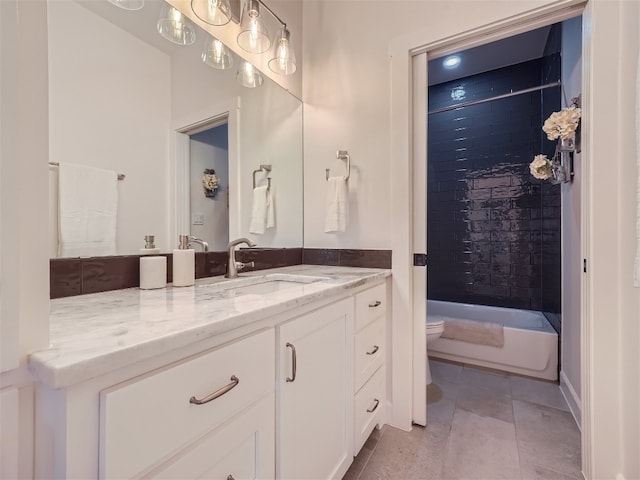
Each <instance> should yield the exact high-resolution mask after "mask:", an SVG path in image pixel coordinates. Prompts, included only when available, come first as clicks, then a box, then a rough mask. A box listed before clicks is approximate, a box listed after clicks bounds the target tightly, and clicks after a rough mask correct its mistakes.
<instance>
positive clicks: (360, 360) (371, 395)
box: [353, 283, 387, 455]
mask: <svg viewBox="0 0 640 480" xmlns="http://www.w3.org/2000/svg"><path fill="white" fill-rule="evenodd" d="M355 303H356V322H355V325H356V327H355V328H356V332H355V335H354V352H355V361H354V364H355V368H354V375H353V385H354V388H353V391H354V392H355V394H354V397H353V405H354V407H353V408H354V422H353V430H354V432H353V454H354V455H357V454H358V452H359V451H360V449H361V448H362V445H364V442H365V441H366V440H367V438H368V437H369V435H370V434H371V432H372V431H373V429H374V427H375V426H376V425H382V423H384V406H385V405H384V403H385V399H386V395H385V367H384V363H385V362H384V360H385V355H386V341H385V338H386V314H387V286H386V284H385V283H383V284H380V285H378V286H375V287H372V288H369V289H368V290H365V291H363V292H360V293H358V294H357V295H356V297H355Z"/></svg>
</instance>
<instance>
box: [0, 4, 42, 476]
mask: <svg viewBox="0 0 640 480" xmlns="http://www.w3.org/2000/svg"><path fill="white" fill-rule="evenodd" d="M46 45H47V16H46V3H45V2H44V1H35V0H34V1H31V2H20V1H17V0H3V1H2V2H0V172H1V173H0V181H1V182H2V183H1V184H0V205H1V210H0V232H1V235H2V239H1V241H0V265H1V271H2V279H1V283H0V353H1V357H0V403H1V405H0V411H1V413H0V415H1V416H2V425H1V426H0V444H1V445H2V447H1V450H2V453H1V454H0V462H2V465H1V466H0V477H2V478H5V477H6V478H11V477H10V476H11V475H12V474H14V473H16V472H17V476H18V478H32V476H33V443H34V438H33V411H34V395H33V386H32V384H31V379H30V376H29V374H28V371H27V368H26V358H27V354H28V353H30V352H32V351H34V350H39V349H43V348H46V347H47V346H48V344H49V321H48V307H49V276H48V271H49V266H48V263H49V258H48V250H47V248H46V247H44V248H43V241H44V239H45V238H46V233H44V232H43V228H45V229H46V225H47V220H48V215H47V213H48V212H47V208H46V204H47V202H48V196H47V190H48V189H47V169H46V165H45V163H46V159H47V156H48V127H47V123H48V122H47V110H48V108H47V47H46ZM25 59H27V61H25ZM14 428H17V430H18V432H17V434H16V432H15V431H12V430H13V429H14Z"/></svg>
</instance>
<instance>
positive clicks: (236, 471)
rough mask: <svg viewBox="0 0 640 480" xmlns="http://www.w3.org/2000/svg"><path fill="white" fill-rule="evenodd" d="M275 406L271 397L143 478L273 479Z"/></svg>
mask: <svg viewBox="0 0 640 480" xmlns="http://www.w3.org/2000/svg"><path fill="white" fill-rule="evenodd" d="M274 404H275V400H274V395H273V394H270V395H269V396H267V397H266V398H264V399H263V400H260V401H259V402H258V403H256V404H255V405H253V406H252V407H249V408H248V409H247V410H246V411H244V412H243V413H241V414H239V415H237V416H235V417H234V418H232V419H231V420H230V421H229V422H227V423H226V424H224V425H222V426H221V427H219V428H217V429H215V430H214V431H213V432H211V433H209V434H207V435H205V436H204V437H203V438H202V439H200V440H199V441H197V442H195V444H194V445H193V446H191V447H188V448H186V449H185V450H184V451H183V452H181V453H180V454H178V455H176V457H177V458H174V459H172V460H170V461H169V462H167V464H165V465H164V466H162V467H160V468H159V469H157V470H155V471H154V472H150V473H149V474H146V475H143V478H154V479H178V478H179V479H180V480H189V479H196V478H206V479H220V480H229V479H235V480H241V479H242V480H246V479H268V478H274V474H275V438H274V437H275V423H274V415H273V413H274V408H275V405H274Z"/></svg>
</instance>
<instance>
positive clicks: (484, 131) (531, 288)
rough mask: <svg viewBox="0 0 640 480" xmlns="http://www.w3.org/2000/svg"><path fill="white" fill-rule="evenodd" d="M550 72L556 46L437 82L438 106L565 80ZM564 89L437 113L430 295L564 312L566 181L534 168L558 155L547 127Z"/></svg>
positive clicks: (554, 68)
mask: <svg viewBox="0 0 640 480" xmlns="http://www.w3.org/2000/svg"><path fill="white" fill-rule="evenodd" d="M549 72H552V73H553V74H555V75H559V55H557V54H555V53H550V55H549V56H547V57H545V58H543V59H538V60H532V61H529V62H524V63H521V64H518V65H514V66H511V67H505V68H501V69H499V70H494V71H491V72H485V73H482V74H479V75H474V76H472V77H468V78H463V79H459V80H455V81H452V82H447V83H443V84H439V85H433V86H431V87H429V110H430V111H431V110H434V109H437V108H440V107H444V106H447V105H452V104H454V103H459V102H461V101H465V102H466V101H470V100H474V99H480V98H489V97H493V96H496V95H498V94H501V93H504V92H505V91H510V90H513V91H516V90H520V89H525V88H528V87H531V86H535V85H540V84H541V83H542V82H545V83H546V82H551V81H555V80H558V77H556V78H555V79H554V78H550V75H551V74H550V73H549ZM551 76H553V75H551ZM559 90H560V89H559V88H550V89H546V90H543V91H538V92H532V93H527V94H521V95H517V96H513V97H509V98H505V99H500V100H493V101H490V102H486V103H482V104H479V105H475V106H469V107H464V108H461V109H460V108H459V109H455V110H450V111H447V112H441V113H434V114H431V115H429V119H428V122H429V143H428V157H429V162H428V177H427V178H428V181H427V208H428V214H427V244H428V256H429V262H428V266H427V268H428V292H427V296H428V298H430V299H434V300H446V301H453V302H464V303H478V304H483V305H493V306H502V307H514V308H525V309H533V310H545V311H549V312H560V208H559V207H560V187H559V185H551V184H550V183H548V182H540V181H539V180H536V179H535V178H533V177H532V176H531V174H530V173H529V163H530V162H531V161H532V160H533V157H534V156H535V155H537V154H539V153H545V154H547V156H548V157H549V158H551V156H552V154H553V151H554V144H553V142H550V141H548V140H547V139H546V135H545V134H544V133H543V132H542V129H541V127H542V123H543V122H544V119H545V118H546V117H547V116H548V115H549V114H550V113H551V112H553V111H555V110H558V109H559V107H560V92H559ZM541 92H544V93H541ZM463 94H464V95H465V96H464V98H463V99H454V96H455V95H458V96H460V95H463Z"/></svg>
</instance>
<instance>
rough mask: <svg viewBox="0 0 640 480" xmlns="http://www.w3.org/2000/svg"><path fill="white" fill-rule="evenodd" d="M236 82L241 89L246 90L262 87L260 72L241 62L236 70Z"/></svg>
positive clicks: (262, 80) (262, 79)
mask: <svg viewBox="0 0 640 480" xmlns="http://www.w3.org/2000/svg"><path fill="white" fill-rule="evenodd" d="M236 80H238V82H240V84H241V85H242V86H243V87H247V88H256V87H259V86H260V85H262V82H264V78H263V76H262V74H261V73H260V71H259V70H258V69H257V68H256V67H254V66H253V65H251V64H250V63H249V62H242V64H241V65H240V68H239V69H238V74H237V75H236Z"/></svg>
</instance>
